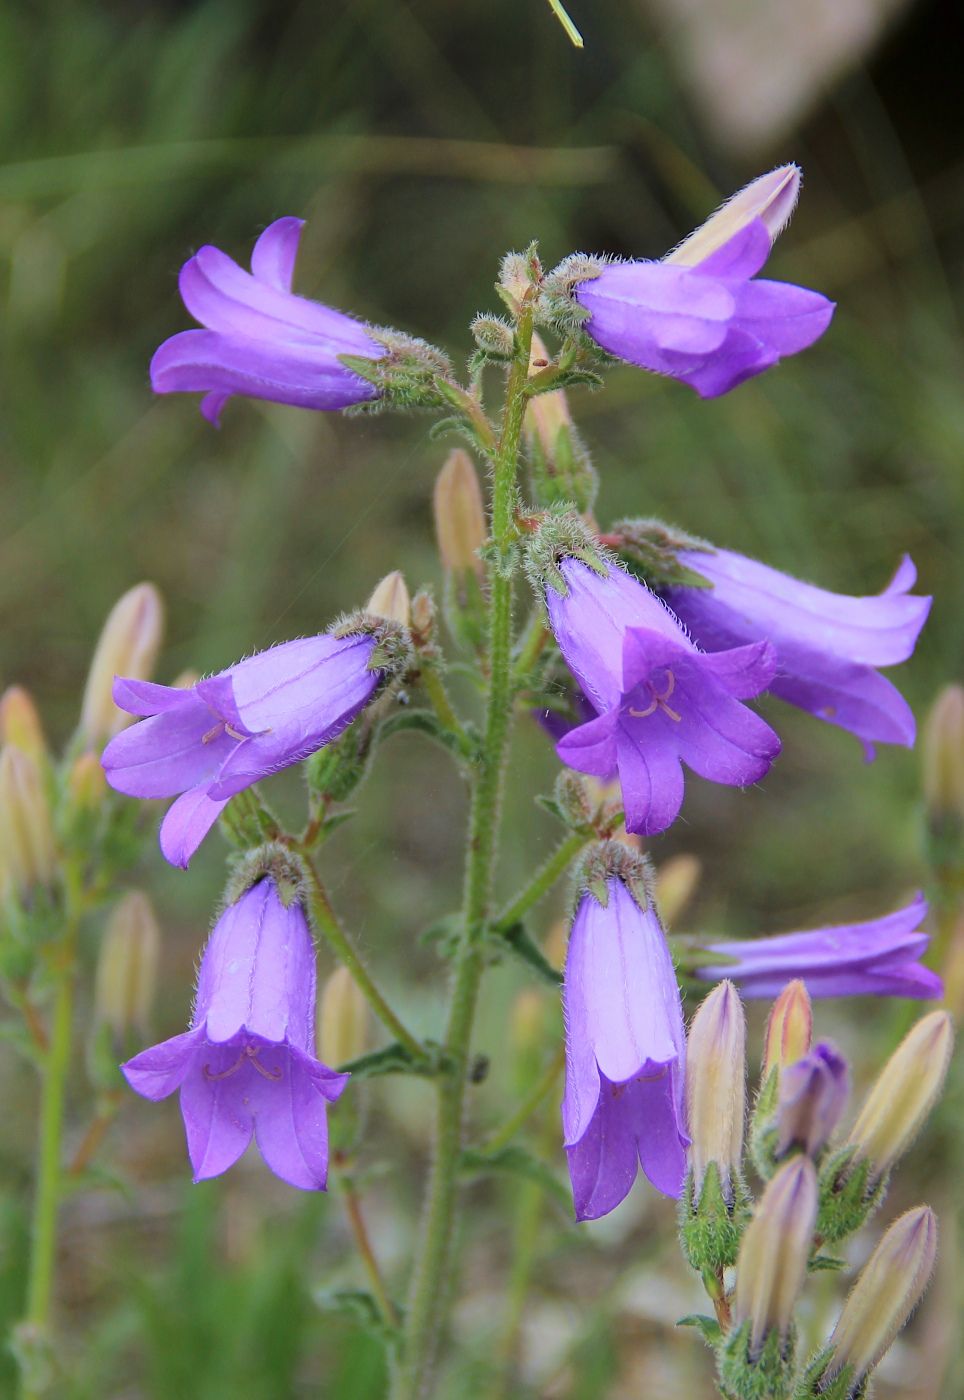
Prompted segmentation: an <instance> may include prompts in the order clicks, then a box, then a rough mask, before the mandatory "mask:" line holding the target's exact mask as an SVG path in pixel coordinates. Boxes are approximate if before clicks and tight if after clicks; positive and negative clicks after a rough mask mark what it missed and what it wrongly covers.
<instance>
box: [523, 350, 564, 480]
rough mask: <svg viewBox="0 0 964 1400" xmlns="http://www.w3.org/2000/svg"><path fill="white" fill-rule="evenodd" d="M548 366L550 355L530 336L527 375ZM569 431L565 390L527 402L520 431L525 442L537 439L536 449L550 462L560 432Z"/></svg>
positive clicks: (542, 395) (541, 395) (537, 396)
mask: <svg viewBox="0 0 964 1400" xmlns="http://www.w3.org/2000/svg"><path fill="white" fill-rule="evenodd" d="M547 364H549V352H548V350H547V349H546V347H545V346H544V345H543V343H542V341H541V340H540V339H539V336H538V335H537V334H536V333H535V331H533V332H532V348H531V350H530V352H529V373H530V374H535V373H537V372H538V371H539V370H540V369H542V368H544V366H546V365H547ZM571 427H572V415H571V414H570V412H569V401H568V399H567V398H566V391H565V389H553V390H552V391H551V392H550V393H548V394H536V396H535V398H532V399H530V400H529V404H528V407H527V408H526V416H525V418H524V419H523V431H524V432H525V435H526V439H527V441H530V442H531V440H532V439H533V438H534V437H537V438H538V439H539V445H540V446H541V448H542V451H543V453H544V455H545V456H546V458H547V459H548V460H549V461H552V459H553V458H554V457H555V453H556V439H557V438H558V436H559V431H560V429H561V428H571Z"/></svg>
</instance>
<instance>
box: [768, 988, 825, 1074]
mask: <svg viewBox="0 0 964 1400" xmlns="http://www.w3.org/2000/svg"><path fill="white" fill-rule="evenodd" d="M812 1034H813V1011H812V1010H811V1007H810V997H809V995H808V993H807V989H806V987H805V986H804V984H803V983H802V982H801V981H800V978H799V977H795V978H794V979H793V981H792V982H788V983H787V985H786V986H785V987H784V989H783V991H782V992H781V993H780V995H779V996H778V997H777V999H776V1001H775V1002H774V1003H773V1010H772V1011H771V1012H770V1019H769V1021H768V1022H767V1038H766V1051H765V1053H764V1056H763V1073H762V1078H763V1080H764V1081H766V1078H767V1076H768V1075H769V1073H770V1071H771V1069H774V1068H776V1069H781V1070H782V1069H786V1067H787V1065H792V1064H794V1063H795V1062H796V1061H797V1060H802V1059H803V1057H804V1055H807V1054H809V1052H810V1037H811V1035H812Z"/></svg>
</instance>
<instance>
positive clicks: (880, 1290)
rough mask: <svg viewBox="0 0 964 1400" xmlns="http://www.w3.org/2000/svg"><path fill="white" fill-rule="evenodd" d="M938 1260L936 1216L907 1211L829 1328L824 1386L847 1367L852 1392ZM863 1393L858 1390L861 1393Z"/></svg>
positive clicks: (899, 1325)
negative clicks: (829, 1353) (829, 1354)
mask: <svg viewBox="0 0 964 1400" xmlns="http://www.w3.org/2000/svg"><path fill="white" fill-rule="evenodd" d="M936 1259H937V1217H936V1216H935V1214H934V1212H933V1211H932V1210H930V1209H929V1208H928V1207H927V1206H919V1207H918V1208H917V1209H916V1210H909V1211H908V1212H907V1214H906V1215H902V1216H901V1217H900V1219H899V1220H895V1221H894V1223H893V1225H891V1227H890V1229H889V1230H888V1231H887V1232H886V1234H885V1235H884V1237H883V1239H882V1240H881V1241H880V1244H878V1246H877V1248H876V1249H875V1250H874V1252H873V1254H872V1255H871V1256H870V1260H869V1262H868V1263H867V1265H866V1266H865V1267H864V1269H863V1271H862V1273H861V1275H860V1277H859V1278H858V1280H857V1282H856V1284H855V1285H854V1287H853V1288H852V1289H851V1291H850V1295H849V1297H848V1298H847V1301H846V1303H845V1304H844V1310H843V1312H842V1313H841V1314H840V1320H839V1321H838V1323H837V1325H836V1327H835V1328H834V1329H833V1335H832V1336H831V1338H830V1345H831V1346H832V1347H833V1357H832V1359H831V1362H830V1365H829V1367H828V1369H827V1371H826V1372H825V1373H824V1377H823V1380H824V1383H825V1384H826V1382H827V1381H830V1380H833V1378H834V1377H835V1376H837V1375H839V1374H840V1372H841V1371H842V1370H843V1369H844V1367H846V1366H850V1367H852V1368H853V1369H852V1373H851V1385H852V1386H853V1388H854V1390H856V1389H857V1387H858V1386H859V1385H860V1382H861V1381H862V1380H863V1378H864V1377H865V1376H866V1375H867V1374H868V1372H870V1371H872V1370H873V1369H874V1367H875V1366H876V1365H877V1363H878V1362H879V1361H880V1359H881V1357H882V1356H883V1355H884V1353H885V1352H886V1351H888V1350H889V1348H890V1347H891V1345H892V1344H893V1341H894V1338H895V1337H896V1336H897V1333H898V1332H899V1331H900V1330H901V1328H902V1327H903V1326H904V1325H905V1323H906V1322H907V1319H908V1318H909V1317H910V1315H911V1313H912V1312H913V1311H914V1309H915V1308H916V1307H917V1304H918V1303H919V1302H920V1300H921V1298H922V1297H923V1294H924V1290H925V1289H926V1287H927V1285H928V1283H930V1280H931V1275H932V1274H933V1272H934V1263H935V1261H936ZM861 1393H862V1392H861Z"/></svg>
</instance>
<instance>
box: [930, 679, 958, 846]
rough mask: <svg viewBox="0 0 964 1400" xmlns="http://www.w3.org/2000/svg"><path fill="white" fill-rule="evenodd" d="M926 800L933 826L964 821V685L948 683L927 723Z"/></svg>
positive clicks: (935, 703)
mask: <svg viewBox="0 0 964 1400" xmlns="http://www.w3.org/2000/svg"><path fill="white" fill-rule="evenodd" d="M921 756H922V759H923V765H924V801H925V803H926V805H927V817H928V823H929V825H930V826H931V827H932V828H938V827H941V826H944V825H945V824H946V823H947V822H949V821H950V822H953V823H955V824H957V825H961V824H964V686H960V685H946V686H944V688H943V690H941V692H940V693H939V695H938V696H937V699H936V700H935V701H934V704H933V705H932V706H931V711H930V714H929V715H928V716H927V722H926V723H925V725H924V733H923V735H922V743H921Z"/></svg>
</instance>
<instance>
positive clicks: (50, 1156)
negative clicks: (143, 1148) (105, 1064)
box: [21, 967, 74, 1400]
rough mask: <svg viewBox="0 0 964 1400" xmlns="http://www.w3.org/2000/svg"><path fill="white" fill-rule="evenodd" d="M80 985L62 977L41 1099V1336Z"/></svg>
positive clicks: (35, 1289) (37, 1254)
mask: <svg viewBox="0 0 964 1400" xmlns="http://www.w3.org/2000/svg"><path fill="white" fill-rule="evenodd" d="M73 1003H74V983H73V975H72V972H71V971H70V969H69V967H68V969H67V970H65V971H64V972H63V973H62V974H61V977H60V981H59V984H58V987H57V995H56V1000H55V1002H54V1014H53V1024H52V1027H51V1035H50V1050H49V1052H48V1055H47V1059H46V1063H45V1066H44V1077H43V1092H42V1095H41V1101H40V1146H39V1154H38V1155H39V1160H38V1166H37V1186H36V1196H35V1198H34V1212H33V1229H32V1231H31V1242H30V1265H29V1273H28V1279H27V1315H26V1321H27V1322H28V1323H30V1324H32V1325H33V1326H34V1327H35V1328H36V1329H37V1331H38V1332H40V1333H43V1332H45V1331H46V1329H47V1326H48V1323H49V1321H50V1295H51V1288H52V1284H53V1272H54V1254H55V1251H56V1247H57V1208H58V1206H59V1204H60V1188H61V1168H60V1153H61V1140H62V1137H63V1116H64V1085H65V1082H66V1079H67V1071H68V1069H69V1066H70V1043H71V1024H72V1020H73ZM36 1393H37V1392H35V1391H34V1390H33V1388H32V1386H31V1385H30V1382H29V1381H28V1380H26V1379H25V1380H24V1382H23V1385H22V1389H21V1395H22V1396H23V1400H34V1396H35V1395H36Z"/></svg>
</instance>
